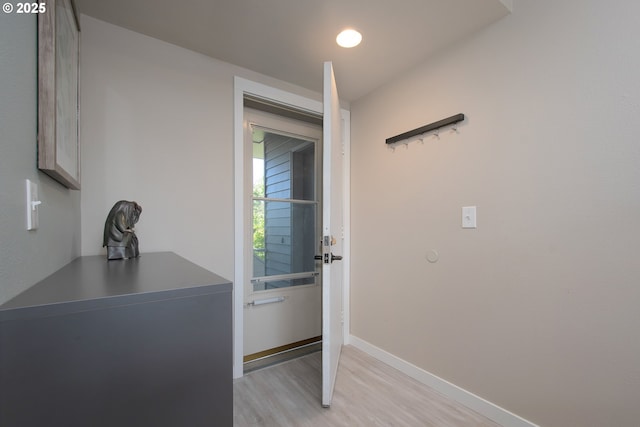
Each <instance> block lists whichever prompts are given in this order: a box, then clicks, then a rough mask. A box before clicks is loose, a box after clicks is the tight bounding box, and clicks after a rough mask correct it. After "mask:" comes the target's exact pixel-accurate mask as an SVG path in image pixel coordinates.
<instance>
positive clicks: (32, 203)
mask: <svg viewBox="0 0 640 427" xmlns="http://www.w3.org/2000/svg"><path fill="white" fill-rule="evenodd" d="M40 204H42V202H41V201H40V200H39V198H38V184H37V183H35V182H33V181H31V180H30V179H28V180H27V230H35V229H37V228H38V206H39V205H40Z"/></svg>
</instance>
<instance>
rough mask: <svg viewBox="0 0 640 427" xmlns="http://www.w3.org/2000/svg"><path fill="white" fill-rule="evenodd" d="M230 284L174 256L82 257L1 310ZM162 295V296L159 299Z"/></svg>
mask: <svg viewBox="0 0 640 427" xmlns="http://www.w3.org/2000/svg"><path fill="white" fill-rule="evenodd" d="M230 290H231V282H230V281H229V280H227V279H224V278H222V277H220V276H218V275H216V274H214V273H212V272H210V271H208V270H205V269H204V268H202V267H199V266H198V265H196V264H193V263H192V262H190V261H188V260H186V259H184V258H182V257H180V256H178V255H176V254H174V253H172V252H156V253H143V254H141V255H140V257H139V258H134V259H128V260H114V261H107V258H106V256H85V257H78V258H76V259H75V260H73V261H72V262H70V263H69V264H67V265H66V266H64V267H62V268H61V269H60V270H58V271H56V272H55V273H53V274H52V275H50V276H49V277H46V278H45V279H43V280H42V281H40V282H38V283H36V284H35V285H33V286H32V287H31V288H29V289H27V290H26V291H24V292H22V293H21V294H19V295H17V296H16V297H14V298H13V299H11V300H9V301H7V302H6V303H5V304H3V305H0V312H2V311H4V310H8V309H16V308H24V307H30V306H42V305H51V304H63V303H71V302H82V301H95V300H101V299H103V300H104V299H113V298H114V297H116V298H117V297H125V296H136V297H137V298H138V299H140V298H141V297H142V298H150V296H152V295H156V296H157V295H163V294H162V293H164V294H166V295H164V296H163V297H168V296H170V297H180V296H189V295H194V294H203V293H212V292H218V291H230ZM158 293H160V294H158Z"/></svg>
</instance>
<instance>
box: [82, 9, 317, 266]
mask: <svg viewBox="0 0 640 427" xmlns="http://www.w3.org/2000/svg"><path fill="white" fill-rule="evenodd" d="M82 31H83V34H82V36H83V37H82V48H81V49H82V50H81V58H82V110H81V112H82V132H83V150H82V167H83V178H82V180H83V182H82V185H83V188H82V253H83V254H84V255H88V254H101V253H105V251H104V249H103V248H102V232H103V229H104V221H105V219H106V216H107V213H108V212H109V210H110V209H111V207H112V206H113V204H114V203H115V202H117V201H118V200H121V199H127V200H135V201H137V202H138V203H140V204H141V205H142V208H143V211H142V215H141V216H140V220H139V222H138V224H137V227H136V229H137V235H138V238H139V240H140V247H141V251H142V252H143V253H144V252H153V251H173V252H176V253H178V254H179V255H181V256H183V257H185V258H187V259H190V260H191V261H193V262H195V263H197V264H199V265H201V266H203V267H205V268H207V269H210V270H212V271H214V272H216V273H218V274H220V275H222V276H224V277H227V278H233V271H234V270H233V245H234V239H233V224H234V214H233V191H234V189H233V77H234V75H238V76H241V77H244V78H247V79H251V80H254V81H258V82H261V83H264V84H269V85H272V86H274V87H278V88H280V89H285V90H289V91H291V92H294V93H298V94H300V95H304V96H307V97H311V98H318V96H319V95H318V94H315V93H311V92H308V91H305V90H302V89H300V88H298V87H294V86H292V85H288V84H285V83H283V82H280V81H276V80H273V79H270V78H267V77H265V76H262V75H258V74H256V73H252V72H249V71H247V70H244V69H241V68H238V67H234V66H231V65H229V64H227V63H224V62H221V61H217V60H215V59H211V58H208V57H205V56H203V55H200V54H197V53H194V52H191V51H188V50H186V49H182V48H179V47H177V46H174V45H170V44H167V43H164V42H161V41H159V40H156V39H153V38H150V37H146V36H143V35H141V34H137V33H134V32H131V31H128V30H125V29H122V28H120V27H116V26H114V25H111V24H107V23H105V22H102V21H99V20H96V19H93V18H90V17H87V16H82Z"/></svg>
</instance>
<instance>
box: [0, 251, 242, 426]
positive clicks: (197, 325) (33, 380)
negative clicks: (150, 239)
mask: <svg viewBox="0 0 640 427" xmlns="http://www.w3.org/2000/svg"><path fill="white" fill-rule="evenodd" d="M231 292H232V285H231V283H230V282H229V281H228V280H226V279H223V278H221V277H219V276H217V275H215V274H213V273H211V272H209V271H207V270H205V269H202V268H200V267H198V266H197V265H195V264H193V263H191V262H189V261H187V260H185V259H184V258H181V257H179V256H177V255H176V254H173V253H170V252H162V253H148V254H142V255H141V256H140V258H137V259H133V260H121V261H107V260H106V257H104V256H94V257H80V258H77V259H76V260H75V261H73V262H71V263H70V264H68V265H67V266H65V267H63V268H62V269H60V270H59V271H57V272H56V273H54V274H53V275H51V276H49V277H48V278H46V279H44V280H43V281H42V282H40V283H38V284H36V285H34V286H33V287H31V288H29V289H27V290H26V291H25V292H23V293H22V294H20V295H18V296H16V297H15V298H13V299H12V300H10V301H8V302H7V303H5V304H3V305H1V306H0V426H2V427H32V426H33V427H42V426H48V427H56V426H61V427H62V426H64V427H75V426H78V427H86V426H92V427H96V426H97V427H102V426H104V427H124V426H135V427H146V426H148V427H164V426H166V427H183V426H184V427H187V426H188V427H198V426H203V427H204V426H207V427H212V426H232V425H233V380H232V375H233V374H232V329H231V328H232V326H231V304H232V301H231Z"/></svg>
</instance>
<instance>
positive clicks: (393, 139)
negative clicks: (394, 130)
mask: <svg viewBox="0 0 640 427" xmlns="http://www.w3.org/2000/svg"><path fill="white" fill-rule="evenodd" d="M463 120H464V114H462V113H460V114H456V115H455V116H451V117H447V118H446V119H442V120H438V121H437V122H433V123H431V124H428V125H426V126H422V127H420V128H417V129H414V130H410V131H409V132H405V133H401V134H400V135H396V136H393V137H391V138H387V144H393V143H395V142H398V141H402V140H403V139H409V138H411V137H412V136H416V135H421V134H423V133H427V132H429V131H432V130H436V129H439V128H442V127H445V126H449V125H452V124H454V123H458V122H461V121H463Z"/></svg>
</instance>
